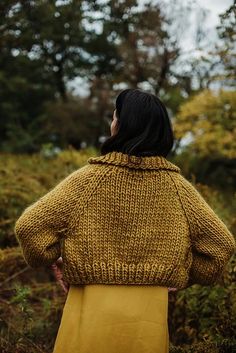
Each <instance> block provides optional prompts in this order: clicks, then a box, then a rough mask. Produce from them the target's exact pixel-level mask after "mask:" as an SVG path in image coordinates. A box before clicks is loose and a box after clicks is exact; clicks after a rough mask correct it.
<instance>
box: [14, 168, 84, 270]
mask: <svg viewBox="0 0 236 353" xmlns="http://www.w3.org/2000/svg"><path fill="white" fill-rule="evenodd" d="M87 168H88V166H87V165H85V166H83V167H82V168H80V169H78V170H76V171H74V172H73V173H71V174H70V175H69V176H67V177H66V178H65V179H64V180H62V181H61V182H59V183H58V184H57V185H56V186H55V187H54V188H53V189H52V190H50V191H49V192H48V193H47V194H46V195H44V196H42V197H41V198H40V199H39V200H38V201H36V202H35V203H33V204H32V205H30V206H28V207H27V208H26V209H25V210H24V212H23V213H22V215H21V216H20V217H19V218H18V220H17V221H16V223H15V227H14V233H15V236H16V238H17V240H18V243H19V245H20V246H21V248H22V251H23V256H24V259H25V261H26V262H27V263H28V264H29V266H31V267H33V268H34V267H38V266H45V265H46V266H48V265H51V264H53V263H54V262H55V261H56V260H57V259H58V258H59V257H60V256H61V246H60V240H61V238H62V237H63V236H64V234H65V231H66V230H67V225H68V220H69V217H70V214H71V212H72V210H73V208H74V207H75V205H76V203H77V200H78V197H79V195H80V194H81V192H82V189H83V188H84V185H85V182H83V180H84V178H85V177H86V171H87Z"/></svg>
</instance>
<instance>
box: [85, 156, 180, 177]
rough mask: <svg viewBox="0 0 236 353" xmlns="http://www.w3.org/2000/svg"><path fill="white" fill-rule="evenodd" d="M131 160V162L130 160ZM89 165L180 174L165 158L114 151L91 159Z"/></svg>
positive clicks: (178, 169) (177, 168)
mask: <svg viewBox="0 0 236 353" xmlns="http://www.w3.org/2000/svg"><path fill="white" fill-rule="evenodd" d="M128 157H129V158H130V161H129V160H128ZM87 162H88V163H106V164H113V165H118V166H119V165H120V166H124V167H128V168H135V169H167V170H173V171H175V172H180V168H179V167H177V166H176V165H175V164H173V163H171V162H170V161H168V160H167V159H166V158H165V157H163V156H142V157H137V156H134V155H128V154H125V153H122V152H116V151H112V152H109V153H106V154H104V155H101V156H98V157H90V158H89V159H88V160H87Z"/></svg>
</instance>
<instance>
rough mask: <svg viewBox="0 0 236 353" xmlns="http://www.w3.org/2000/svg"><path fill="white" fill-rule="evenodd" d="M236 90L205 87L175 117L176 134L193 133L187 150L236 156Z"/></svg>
mask: <svg viewBox="0 0 236 353" xmlns="http://www.w3.org/2000/svg"><path fill="white" fill-rule="evenodd" d="M235 112H236V92H232V91H223V90H221V91H220V92H217V93H214V92H213V91H210V90H205V91H202V92H201V93H199V94H197V95H195V96H193V97H192V98H191V99H190V100H189V101H187V102H186V103H184V104H183V105H182V106H181V107H180V110H179V113H178V114H177V115H176V117H175V122H174V123H175V124H174V130H175V135H176V138H177V139H179V140H181V139H183V138H186V137H187V136H190V137H191V141H190V143H189V144H188V145H187V147H186V148H187V149H188V152H189V153H190V154H191V153H192V154H193V155H194V156H198V157H206V156H209V155H211V157H212V158H214V157H215V158H222V157H223V158H228V159H233V158H236V140H235V136H236V113H235Z"/></svg>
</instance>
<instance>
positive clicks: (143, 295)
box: [15, 89, 236, 353]
mask: <svg viewBox="0 0 236 353" xmlns="http://www.w3.org/2000/svg"><path fill="white" fill-rule="evenodd" d="M173 143H174V137H173V131H172V127H171V123H170V119H169V117H168V114H167V111H166V108H165V106H164V105H163V103H162V102H161V101H160V100H159V99H158V98H157V97H156V96H155V95H153V94H150V93H147V92H143V91H141V90H139V89H128V90H124V91H122V92H121V93H120V94H119V95H118V97H117V99H116V107H115V110H114V114H113V121H112V124H111V136H110V137H109V138H108V139H107V140H106V141H105V142H104V144H103V145H102V147H101V155H100V156H98V157H90V158H89V159H88V163H87V164H86V165H85V166H83V167H81V168H79V169H78V170H76V171H74V172H73V173H71V174H70V175H69V176H68V177H67V178H65V179H64V180H62V181H61V182H60V183H59V184H58V185H57V186H56V187H55V188H54V189H52V190H51V191H50V192H48V193H47V194H46V195H45V196H43V197H42V198H41V199H39V200H38V201H37V202H36V203H35V204H33V205H31V206H29V207H28V208H26V210H25V211H24V212H23V214H22V215H21V217H20V218H19V219H18V220H17V222H16V225H15V234H16V237H17V239H18V241H19V243H20V245H21V247H22V250H23V255H24V258H25V260H26V262H27V263H28V264H29V265H30V266H32V267H37V266H41V265H44V266H52V265H53V266H54V267H55V261H56V260H57V262H56V264H58V266H60V263H61V261H63V262H62V277H63V281H64V285H65V290H67V289H69V291H68V295H67V299H66V303H65V306H64V309H63V315H62V318H61V323H60V327H59V331H58V334H57V338H56V342H55V345H54V351H53V353H60V352H63V353H66V352H68V353H113V352H115V353H126V352H129V353H133V352H135V353H154V352H155V353H158V352H159V353H166V352H168V351H169V333H168V325H167V312H168V288H170V287H173V288H177V289H184V288H187V287H189V286H190V285H192V284H194V283H199V284H203V285H212V284H214V283H216V282H217V281H218V279H219V278H220V276H221V274H222V273H223V270H224V268H225V266H226V264H227V263H228V261H229V259H230V258H231V256H232V255H233V253H234V252H235V249H236V244H235V240H234V238H233V235H232V234H231V233H230V231H229V230H228V229H227V227H226V226H225V224H224V223H223V222H222V220H221V219H220V218H219V217H218V216H217V215H216V214H215V213H214V211H213V210H212V209H211V208H210V206H209V205H208V204H207V203H206V201H205V200H204V199H203V197H202V196H201V194H200V193H199V192H198V191H197V190H196V189H195V188H194V186H193V185H192V184H191V183H190V182H189V181H187V180H186V179H185V178H184V176H182V174H181V171H180V168H179V167H178V166H176V165H174V164H173V163H171V162H170V161H168V160H167V159H166V157H167V155H168V154H169V152H170V151H171V149H172V147H173ZM58 259H59V260H58ZM56 269H57V270H58V268H57V267H56ZM59 275H60V271H59Z"/></svg>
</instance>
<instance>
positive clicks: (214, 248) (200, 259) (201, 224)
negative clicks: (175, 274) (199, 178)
mask: <svg viewBox="0 0 236 353" xmlns="http://www.w3.org/2000/svg"><path fill="white" fill-rule="evenodd" d="M178 190H179V195H180V198H181V202H182V206H183V208H184V210H185V212H186V217H187V219H188V223H189V228H190V236H191V244H192V256H193V261H192V265H191V269H190V273H189V283H188V286H191V285H192V284H202V285H211V284H215V283H216V282H217V281H218V280H219V279H220V277H221V275H222V273H223V271H224V269H225V266H226V265H227V263H228V261H229V260H230V258H231V256H232V255H233V254H234V253H235V250H236V242H235V239H234V236H233V235H232V234H231V232H230V231H229V229H228V228H227V227H226V225H225V224H224V223H223V221H222V220H221V219H220V218H219V217H218V215H217V214H216V213H215V212H214V211H213V209H212V208H211V207H210V206H209V204H208V203H207V202H206V201H205V199H204V198H203V196H202V195H201V194H200V193H199V192H198V191H197V189H196V188H195V187H194V186H193V185H192V184H191V183H190V182H189V181H188V180H187V179H185V178H184V177H183V176H182V175H180V177H179V188H178Z"/></svg>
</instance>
